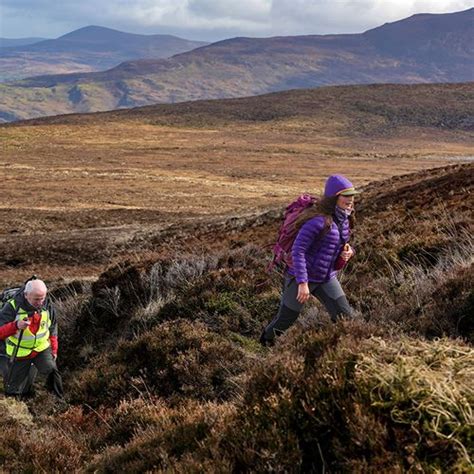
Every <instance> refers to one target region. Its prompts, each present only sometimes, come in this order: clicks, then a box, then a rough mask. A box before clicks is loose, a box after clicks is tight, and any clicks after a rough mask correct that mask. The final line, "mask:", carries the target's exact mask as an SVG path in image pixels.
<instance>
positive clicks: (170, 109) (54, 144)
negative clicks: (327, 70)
mask: <svg viewBox="0 0 474 474" xmlns="http://www.w3.org/2000/svg"><path fill="white" fill-rule="evenodd" d="M473 97H474V89H473V84H445V85H414V86H400V85H385V86H358V87H330V88H324V89H316V90H305V91H289V92H284V93H278V94H270V95H266V96H261V97H253V98H246V99H234V100H223V101H203V102H194V103H184V104H176V105H174V106H166V105H161V106H152V107H145V108H141V109H134V110H123V111H117V112H110V113H97V114H88V115H69V116H58V117H52V118H45V119H38V120H33V121H26V122H21V123H17V124H10V125H3V126H1V127H0V138H1V143H2V163H1V164H2V167H3V172H4V179H3V180H2V188H1V192H2V198H3V207H2V214H1V215H2V222H3V228H2V235H1V239H2V241H1V252H2V253H1V260H0V262H1V267H0V268H1V275H0V276H1V280H2V283H3V285H7V284H11V283H19V282H21V281H22V280H23V279H24V278H26V277H28V276H30V274H31V273H37V274H39V275H40V276H42V277H43V278H45V279H46V281H47V283H48V285H49V286H50V289H51V297H52V298H53V299H54V301H55V302H56V305H57V309H58V315H59V316H58V317H59V325H60V356H59V359H58V361H59V362H58V363H59V365H60V368H61V371H62V373H63V376H64V381H65V387H66V393H67V396H66V403H58V402H57V401H56V400H54V399H53V397H52V396H50V395H49V394H48V393H47V392H46V391H45V390H44V388H43V387H42V386H41V384H39V383H38V384H37V394H36V397H35V398H33V399H30V400H26V401H19V400H13V399H6V398H3V397H1V396H0V407H1V411H0V426H1V427H2V430H3V433H4V436H3V437H2V438H1V441H0V465H1V468H2V469H4V470H8V471H9V472H25V471H46V472H63V471H66V470H68V471H70V472H71V471H72V472H118V471H124V472H145V471H150V472H183V473H188V472H196V473H197V472H242V471H246V472H249V471H252V472H275V471H278V472H374V473H375V472H410V471H411V472H453V473H454V472H456V473H459V472H469V471H470V470H472V467H473V464H472V458H473V447H472V435H473V430H474V420H473V418H472V406H473V405H474V387H473V385H472V380H473V377H474V373H473V367H474V364H473V362H474V350H473V349H472V343H473V340H474V339H473V337H474V323H473V319H472V314H473V313H474V306H473V302H474V298H473V292H472V289H473V287H474V272H473V269H474V266H473V257H472V255H473V253H474V241H473V238H472V236H473V235H474V232H473V230H474V229H473V219H472V205H471V200H472V199H471V196H472V193H473V185H474V180H473V179H472V178H473V175H474V165H473V164H472V143H473V132H474V130H473V122H472V110H473V107H472V102H473ZM335 172H341V173H345V174H347V175H348V176H350V177H351V178H352V179H353V181H354V182H355V184H356V185H357V187H359V188H360V189H361V190H362V194H361V195H360V197H359V198H358V199H357V202H356V208H357V227H356V228H355V231H354V235H353V240H352V242H353V245H354V247H355V248H356V251H357V255H356V257H355V258H354V260H353V261H352V262H351V263H350V264H349V265H348V267H347V268H346V269H345V270H344V271H343V273H342V274H341V276H340V277H341V281H342V284H343V286H344V287H345V288H346V291H347V294H348V298H349V300H350V303H351V304H352V305H353V307H354V308H355V310H356V317H355V318H354V319H353V320H346V321H339V322H338V323H337V324H332V323H331V322H330V321H329V318H328V317H327V315H325V313H324V311H322V309H321V307H320V306H319V304H318V303H316V302H315V301H311V302H310V303H309V304H308V305H306V307H305V310H304V313H303V314H302V316H301V318H300V320H299V322H298V324H296V325H295V326H294V327H293V328H292V329H291V330H290V331H288V332H287V333H286V334H285V335H284V336H282V337H281V338H280V339H279V340H278V342H277V344H276V346H275V347H274V348H271V349H267V348H263V347H261V346H260V345H259V344H258V336H259V333H260V331H261V328H262V326H263V325H264V324H265V323H266V322H268V321H269V320H270V319H271V318H272V317H273V315H274V313H275V311H276V309H277V307H278V303H279V293H280V286H281V274H280V273H279V272H274V273H272V274H268V273H267V272H266V265H267V263H268V261H269V258H270V255H269V251H268V248H267V245H268V244H269V243H271V242H272V241H273V240H274V238H275V235H276V232H277V229H278V225H279V223H280V219H281V215H282V209H283V207H284V205H285V204H286V203H287V202H289V201H290V200H292V199H293V198H294V197H295V196H296V195H298V194H299V193H301V192H303V191H311V192H319V191H320V190H321V187H322V185H323V183H324V179H325V177H326V176H327V175H328V174H330V173H335ZM39 439H41V443H38V440H39Z"/></svg>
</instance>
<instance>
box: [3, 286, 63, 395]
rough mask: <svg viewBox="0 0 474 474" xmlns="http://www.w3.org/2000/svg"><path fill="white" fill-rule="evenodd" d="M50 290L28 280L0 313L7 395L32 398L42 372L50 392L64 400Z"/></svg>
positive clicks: (56, 327) (56, 329) (56, 331)
mask: <svg viewBox="0 0 474 474" xmlns="http://www.w3.org/2000/svg"><path fill="white" fill-rule="evenodd" d="M47 291H48V290H47V288H46V285H45V283H44V282H43V281H42V280H29V281H28V282H26V284H25V286H24V287H23V288H22V289H20V290H19V291H18V293H17V294H16V295H15V296H13V297H12V298H11V299H10V300H8V301H7V303H6V304H5V306H3V308H2V310H1V311H0V367H1V369H2V375H3V381H4V387H5V394H6V395H13V396H20V397H25V396H29V395H32V386H33V383H34V381H35V378H36V375H37V374H38V372H39V373H40V374H41V375H43V376H45V377H46V387H47V388H48V390H49V391H51V392H52V393H54V394H55V395H56V396H57V397H59V398H62V397H63V386H62V379H61V375H60V374H59V372H58V368H57V366H56V357H57V354H58V336H57V334H58V326H57V321H56V313H55V310H54V308H53V307H52V305H51V303H49V302H47V300H46V294H47Z"/></svg>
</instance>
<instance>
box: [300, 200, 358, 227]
mask: <svg viewBox="0 0 474 474" xmlns="http://www.w3.org/2000/svg"><path fill="white" fill-rule="evenodd" d="M337 198H338V196H331V197H326V196H323V197H322V198H321V199H318V200H316V202H315V203H314V204H312V205H311V206H309V207H308V208H307V209H305V210H304V211H303V212H302V213H301V214H300V215H299V216H298V218H297V219H296V221H295V227H296V228H297V229H298V230H299V229H300V228H301V227H302V226H303V224H304V223H305V222H307V221H309V220H310V219H312V218H313V217H316V216H323V217H324V220H325V225H324V226H325V228H326V230H329V229H330V228H331V225H332V223H333V217H332V216H333V214H334V210H335V209H336V202H337ZM354 225H355V211H352V213H351V215H350V216H349V227H350V228H351V229H353V228H354Z"/></svg>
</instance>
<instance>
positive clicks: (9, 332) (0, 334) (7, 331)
mask: <svg viewBox="0 0 474 474" xmlns="http://www.w3.org/2000/svg"><path fill="white" fill-rule="evenodd" d="M17 331H18V328H17V327H16V321H12V322H11V323H7V324H4V325H3V326H0V339H6V338H7V337H10V336H13V334H15V333H16V332H17Z"/></svg>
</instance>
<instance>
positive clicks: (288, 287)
mask: <svg viewBox="0 0 474 474" xmlns="http://www.w3.org/2000/svg"><path fill="white" fill-rule="evenodd" d="M309 291H310V292H311V294H312V295H313V296H315V297H316V298H318V300H319V301H320V302H321V303H322V304H323V305H324V307H325V308H326V310H327V312H328V313H329V316H330V317H331V319H332V320H333V321H336V319H337V318H338V317H340V316H348V317H352V315H353V310H352V308H351V307H350V305H349V302H348V301H347V298H346V295H345V294H344V290H343V289H342V287H341V285H340V283H339V281H338V280H337V278H333V279H331V280H329V281H328V282H326V283H309ZM297 295H298V283H297V282H296V280H295V278H294V277H291V276H289V275H286V276H285V281H284V283H283V295H282V297H281V302H280V308H279V309H278V313H277V315H276V316H275V318H274V319H273V320H272V321H271V322H270V324H269V325H268V326H267V327H266V328H265V330H264V332H263V335H262V336H263V338H264V339H265V340H267V341H273V340H274V339H275V337H276V336H278V335H279V334H282V333H283V332H284V331H286V330H287V329H288V328H289V327H290V326H291V325H292V324H293V323H294V322H295V321H296V319H297V318H298V316H299V315H300V313H301V309H302V308H303V305H302V304H301V303H299V302H298V300H297V299H296V296H297Z"/></svg>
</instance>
